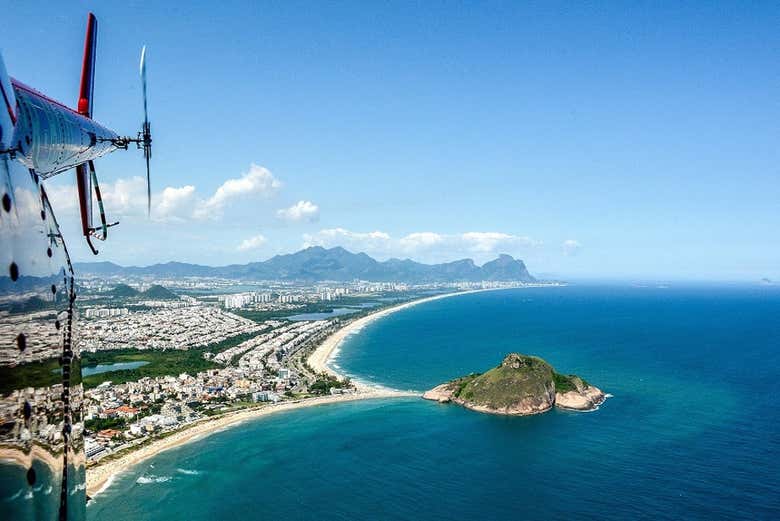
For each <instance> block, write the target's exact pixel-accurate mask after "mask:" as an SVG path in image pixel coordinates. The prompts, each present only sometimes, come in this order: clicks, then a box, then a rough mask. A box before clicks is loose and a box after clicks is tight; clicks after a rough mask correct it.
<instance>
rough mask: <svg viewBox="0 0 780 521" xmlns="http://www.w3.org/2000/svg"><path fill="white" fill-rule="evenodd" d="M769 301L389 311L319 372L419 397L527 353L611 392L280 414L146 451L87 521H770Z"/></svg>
mask: <svg viewBox="0 0 780 521" xmlns="http://www.w3.org/2000/svg"><path fill="white" fill-rule="evenodd" d="M779 348H780V291H778V290H777V288H771V287H767V288H758V287H757V288H738V287H731V288H708V287H698V288H674V287H672V288H668V289H658V288H653V289H650V288H626V287H622V288H621V287H593V288H590V287H567V288H540V289H525V290H511V291H500V292H488V293H481V294H473V295H465V296H461V297H456V298H451V299H443V300H438V301H434V302H430V303H427V304H423V305H420V306H416V307H413V308H410V309H407V310H405V311H402V312H399V313H396V314H393V315H391V316H389V317H387V318H385V319H382V320H380V321H377V322H374V323H373V324H371V325H370V326H368V327H366V328H365V329H364V330H363V331H362V332H361V333H360V334H358V335H355V336H353V337H350V339H349V340H348V341H347V342H346V343H345V345H344V346H343V348H342V350H341V353H340V355H339V357H338V358H337V360H336V361H335V363H336V364H337V365H339V366H340V367H341V368H343V370H344V371H346V372H348V373H350V374H352V375H354V376H356V377H358V378H362V379H365V380H370V381H374V382H377V383H380V384H383V385H387V386H391V387H397V388H403V389H416V390H423V389H426V388H428V387H431V386H433V385H435V384H437V383H439V382H441V381H443V380H446V379H448V378H452V377H454V376H457V375H460V374H463V373H467V372H470V371H475V370H484V369H487V368H489V367H492V366H493V365H496V364H497V363H498V362H499V361H500V359H501V357H502V356H503V355H504V354H505V353H506V352H508V351H512V350H516V351H521V352H524V353H530V354H537V355H540V356H543V357H544V358H546V359H547V360H548V361H549V362H551V363H552V364H553V365H555V366H556V368H558V369H559V370H561V371H564V372H574V373H577V374H580V375H582V376H583V377H585V378H586V379H588V380H589V381H590V382H592V383H593V384H595V385H597V386H599V387H601V388H602V389H604V390H605V391H607V392H610V393H612V394H613V395H614V397H613V398H610V399H609V400H608V401H607V402H606V403H605V404H604V405H603V406H602V407H601V409H600V410H598V411H596V412H592V413H573V412H561V411H553V412H550V413H547V414H544V415H539V416H533V417H524V418H508V417H500V416H491V415H483V414H477V413H474V412H471V411H466V410H464V409H461V408H459V407H456V406H452V405H439V404H436V403H432V402H426V401H422V400H419V399H415V398H411V399H396V400H385V401H369V402H360V403H352V404H340V405H331V406H322V407H317V408H314V409H302V410H298V411H293V412H288V413H282V414H279V415H277V416H270V417H266V418H262V419H258V420H256V421H253V422H251V423H247V424H244V425H241V426H239V427H236V428H234V429H229V430H226V431H224V432H221V433H218V434H215V435H213V436H210V437H207V438H204V439H203V440H200V441H198V442H195V443H192V444H189V445H185V446H182V447H180V448H178V449H175V450H172V451H169V452H166V453H163V454H161V455H159V456H157V457H155V458H154V459H153V460H150V461H147V462H145V463H143V464H141V465H139V466H138V467H137V468H135V469H133V470H132V471H131V472H129V473H128V474H126V475H125V476H123V477H121V478H119V479H118V480H117V481H116V482H115V483H114V485H113V486H112V487H111V488H110V489H109V490H108V491H107V492H106V493H104V494H101V495H99V496H98V497H97V499H96V500H95V501H94V502H93V504H91V505H90V506H89V508H88V516H89V518H90V519H95V520H100V519H111V520H118V519H171V518H177V519H178V518H187V519H214V518H229V517H231V516H233V517H236V518H244V519H268V518H275V517H279V518H282V517H283V518H289V519H410V520H411V519H415V520H416V519H422V520H429V519H430V520H434V519H436V520H438V519H467V518H471V519H562V518H572V519H594V518H597V519H638V518H653V519H777V518H779V517H780V499H778V497H779V496H778V491H780V478H778V475H780V474H779V473H778V472H777V470H776V466H777V464H776V460H777V458H778V457H780V411H778V408H777V406H776V398H775V396H776V388H777V380H778V376H780V349H779Z"/></svg>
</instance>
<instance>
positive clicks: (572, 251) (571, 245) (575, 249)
mask: <svg viewBox="0 0 780 521" xmlns="http://www.w3.org/2000/svg"><path fill="white" fill-rule="evenodd" d="M561 247H562V248H563V254H564V255H566V256H567V257H573V256H574V255H577V254H578V253H579V252H580V250H581V249H582V244H580V243H579V241H575V240H574V239H567V240H565V241H563V244H562V245H561Z"/></svg>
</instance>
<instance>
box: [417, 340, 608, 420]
mask: <svg viewBox="0 0 780 521" xmlns="http://www.w3.org/2000/svg"><path fill="white" fill-rule="evenodd" d="M423 397H424V398H426V399H429V400H436V401H439V402H450V401H452V402H455V403H457V404H460V405H463V406H464V407H467V408H469V409H473V410H477V411H481V412H491V413H496V414H512V415H526V414H537V413H541V412H545V411H548V410H550V409H551V408H552V407H553V406H558V407H562V408H565V409H574V410H592V409H594V408H595V407H597V406H598V405H599V404H601V403H602V402H603V401H604V399H605V395H604V393H603V392H601V390H599V389H598V388H596V387H593V386H591V385H589V384H588V383H587V382H585V381H584V380H583V379H581V378H579V377H578V376H576V375H564V374H561V373H558V372H557V371H555V369H554V368H553V367H552V366H551V365H550V364H548V363H547V362H545V361H544V360H542V359H541V358H539V357H536V356H527V355H521V354H518V353H510V354H508V355H507V356H506V357H505V358H504V360H503V361H502V362H501V365H499V366H498V367H495V368H493V369H491V370H489V371H487V372H485V373H482V374H478V373H473V374H470V375H467V376H463V377H460V378H457V379H455V380H452V381H450V382H447V383H444V384H442V385H439V386H437V387H435V388H434V389H431V390H430V391H428V392H426V393H425V395H424V396H423Z"/></svg>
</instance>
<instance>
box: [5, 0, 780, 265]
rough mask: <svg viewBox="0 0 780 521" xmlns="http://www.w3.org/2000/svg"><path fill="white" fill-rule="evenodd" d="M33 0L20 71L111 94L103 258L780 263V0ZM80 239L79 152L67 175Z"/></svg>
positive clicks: (104, 100)
mask: <svg viewBox="0 0 780 521" xmlns="http://www.w3.org/2000/svg"><path fill="white" fill-rule="evenodd" d="M158 4H159V5H151V6H150V5H147V4H146V3H141V2H137V3H134V2H122V3H119V2H94V3H93V2H69V3H68V4H67V6H65V5H64V4H63V3H62V2H56V3H54V2H52V3H51V5H47V4H46V3H37V2H12V8H11V9H7V10H6V11H5V12H4V22H3V39H2V42H0V46H2V52H3V57H4V59H5V62H6V66H7V68H8V71H9V73H10V74H11V75H12V76H14V77H16V78H18V79H20V80H21V81H24V82H26V83H28V84H30V85H32V86H34V87H36V88H38V89H39V90H42V91H43V92H45V93H47V94H48V95H50V96H52V97H54V98H56V99H59V100H61V101H64V102H68V103H71V104H75V99H76V95H77V91H78V81H79V71H80V63H81V52H82V45H83V32H84V24H85V18H86V13H87V11H88V10H93V11H94V12H95V14H96V15H97V16H98V20H99V42H98V57H97V60H98V62H97V73H96V87H95V118H96V119H98V120H99V121H101V122H102V123H104V124H106V125H107V126H109V127H111V128H114V129H115V130H117V131H118V132H120V133H134V132H135V131H136V129H137V127H138V125H139V122H140V118H141V102H140V86H139V81H138V78H137V60H138V53H139V49H140V46H141V45H142V44H144V43H145V44H147V45H148V46H149V76H150V103H151V106H150V112H151V118H152V124H153V131H154V138H155V149H154V159H153V172H152V175H153V179H152V182H153V191H154V193H155V196H154V198H153V199H154V200H153V206H154V210H153V218H152V220H151V221H150V220H147V219H146V217H145V215H144V214H145V204H146V203H145V199H144V197H145V195H144V191H145V188H143V184H142V183H141V182H140V181H139V180H138V179H134V177H135V176H142V175H143V173H144V170H143V160H142V157H141V155H140V153H137V152H131V153H127V152H124V153H123V152H117V153H114V154H113V155H112V156H110V157H107V158H104V159H102V160H100V161H99V162H98V164H97V168H98V174H99V176H100V178H101V182H102V183H103V185H104V191H105V192H107V200H108V201H107V202H108V203H109V205H108V211H109V212H110V213H112V214H113V215H114V216H116V218H118V219H120V220H121V221H122V224H121V225H120V226H119V227H118V228H117V229H116V230H115V231H114V233H113V237H112V238H111V240H110V241H109V242H107V243H105V244H103V245H102V248H101V254H100V255H99V256H98V257H97V258H95V260H111V261H115V262H119V263H123V264H149V263H153V262H161V261H168V260H180V261H189V262H199V263H205V264H226V263H234V262H247V261H252V260H260V259H265V258H268V257H270V256H271V255H274V254H276V253H285V252H290V251H294V250H297V249H298V248H300V247H301V246H303V245H310V244H322V245H325V246H332V245H342V246H345V247H347V248H349V249H352V250H364V251H366V252H367V253H369V254H371V255H373V256H375V257H377V258H388V257H391V256H397V257H411V258H414V259H417V260H422V261H443V260H453V259H457V258H462V257H472V258H474V259H475V260H476V261H478V262H482V261H485V260H488V259H490V258H492V257H494V256H495V255H496V254H497V253H500V252H506V253H510V254H512V255H515V256H518V257H521V258H523V259H525V260H526V262H527V264H528V265H529V268H530V269H531V271H532V272H535V273H548V274H554V275H557V276H561V277H567V276H568V277H595V278H604V277H607V278H610V277H618V278H651V279H653V278H654V279H718V280H757V279H759V278H761V277H771V278H777V279H780V241H778V237H780V233H778V230H779V229H780V181H779V180H778V179H779V176H778V173H779V171H780V152H778V150H780V147H778V141H779V138H780V101H778V93H780V69H779V68H778V66H777V64H778V57H779V55H780V35H779V34H778V31H777V28H778V27H780V5H779V4H777V3H776V2H765V3H760V2H759V3H754V4H750V5H747V4H744V3H726V2H700V3H699V2H686V3H679V2H670V3H659V2H631V3H629V2H602V3H597V4H593V3H587V4H586V3H584V2H572V3H554V2H539V3H520V2H505V3H487V2H478V3H477V2H475V3H461V2H419V3H414V2H390V3H379V2H352V3H350V2H338V3H336V2H328V3H314V2H311V3H306V2H302V3H298V2H279V3H260V2H257V3H256V2H229V1H223V2H219V3H218V4H214V3H211V2H209V3H202V4H200V5H198V4H196V3H193V5H187V6H184V4H182V5H181V6H173V5H172V4H170V3H165V4H169V5H164V3H158ZM49 190H50V192H52V194H53V195H52V198H53V199H54V200H55V203H56V206H55V211H56V212H57V213H58V215H59V217H60V221H61V222H62V225H63V228H65V230H66V233H68V234H69V235H70V250H71V253H72V256H73V257H74V258H75V259H77V260H91V258H92V256H91V254H89V252H88V250H87V248H86V246H85V245H84V244H83V240H80V239H79V237H78V228H77V217H76V211H75V200H74V196H73V193H72V191H73V176H72V175H71V174H63V175H61V176H59V178H58V179H55V180H53V181H52V182H51V183H50V187H49Z"/></svg>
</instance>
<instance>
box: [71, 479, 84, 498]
mask: <svg viewBox="0 0 780 521" xmlns="http://www.w3.org/2000/svg"><path fill="white" fill-rule="evenodd" d="M82 490H87V484H86V482H82V483H79V484H78V485H76V486H75V487H73V490H71V491H70V495H71V496H72V495H74V494H76V493H77V492H80V491H82Z"/></svg>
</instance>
